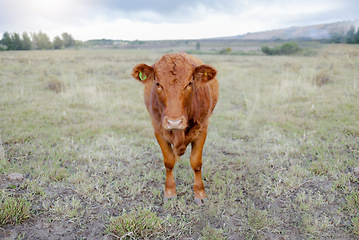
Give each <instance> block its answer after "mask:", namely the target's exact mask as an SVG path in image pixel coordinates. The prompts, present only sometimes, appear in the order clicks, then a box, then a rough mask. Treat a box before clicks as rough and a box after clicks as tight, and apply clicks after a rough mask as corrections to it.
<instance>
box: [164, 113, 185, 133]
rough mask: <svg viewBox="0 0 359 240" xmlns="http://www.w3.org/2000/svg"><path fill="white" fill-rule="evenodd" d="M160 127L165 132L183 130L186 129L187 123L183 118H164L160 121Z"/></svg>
mask: <svg viewBox="0 0 359 240" xmlns="http://www.w3.org/2000/svg"><path fill="white" fill-rule="evenodd" d="M162 126H163V128H164V129H166V130H183V129H185V128H186V127H187V121H186V118H185V117H184V116H182V117H179V118H170V117H167V116H165V117H164V118H163V121H162Z"/></svg>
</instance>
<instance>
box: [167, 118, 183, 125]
mask: <svg viewBox="0 0 359 240" xmlns="http://www.w3.org/2000/svg"><path fill="white" fill-rule="evenodd" d="M167 122H168V123H169V124H170V125H179V124H181V123H182V119H179V120H175V121H172V120H169V119H167Z"/></svg>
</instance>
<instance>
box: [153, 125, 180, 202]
mask: <svg viewBox="0 0 359 240" xmlns="http://www.w3.org/2000/svg"><path fill="white" fill-rule="evenodd" d="M155 136H156V139H157V142H158V144H159V145H160V147H161V150H162V154H163V163H164V164H165V167H166V183H165V194H164V200H165V201H167V200H168V199H169V198H173V197H176V183H175V179H174V177H173V168H174V166H175V163H176V158H177V156H176V154H175V153H174V152H173V149H172V147H171V144H170V143H169V142H167V141H166V140H165V139H164V138H163V137H162V135H161V134H160V133H158V132H157V133H156V132H155Z"/></svg>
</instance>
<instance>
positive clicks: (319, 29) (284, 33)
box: [222, 20, 359, 40]
mask: <svg viewBox="0 0 359 240" xmlns="http://www.w3.org/2000/svg"><path fill="white" fill-rule="evenodd" d="M351 26H355V27H356V28H357V27H359V20H354V21H342V22H335V23H328V24H319V25H312V26H304V27H290V28H285V29H277V30H270V31H264V32H255V33H247V34H243V35H238V36H232V37H224V38H222V39H241V40H275V39H284V40H288V39H329V38H331V36H332V35H333V34H343V33H344V34H345V33H346V32H347V31H348V29H349V28H350V27H351Z"/></svg>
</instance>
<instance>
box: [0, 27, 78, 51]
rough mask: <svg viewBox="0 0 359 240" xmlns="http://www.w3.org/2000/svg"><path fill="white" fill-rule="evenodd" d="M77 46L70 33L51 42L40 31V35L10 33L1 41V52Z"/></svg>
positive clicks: (5, 34) (4, 35)
mask: <svg viewBox="0 0 359 240" xmlns="http://www.w3.org/2000/svg"><path fill="white" fill-rule="evenodd" d="M74 46H76V40H75V39H74V38H73V36H72V35H71V34H69V33H66V32H64V33H63V34H61V37H60V36H56V37H55V38H54V39H53V41H52V42H51V41H50V38H49V36H48V35H47V34H46V33H43V32H41V31H39V32H38V33H31V34H28V33H27V32H23V33H22V34H21V35H20V34H19V33H11V34H10V33H8V32H5V33H4V34H3V36H2V38H1V40H0V50H32V49H36V50H46V49H61V48H70V47H74Z"/></svg>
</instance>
